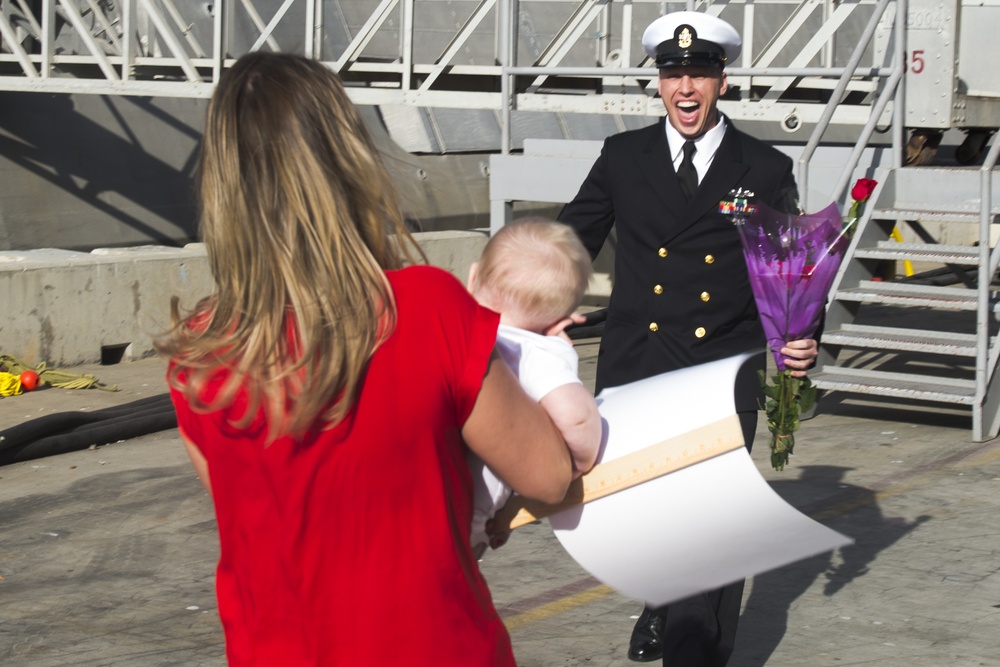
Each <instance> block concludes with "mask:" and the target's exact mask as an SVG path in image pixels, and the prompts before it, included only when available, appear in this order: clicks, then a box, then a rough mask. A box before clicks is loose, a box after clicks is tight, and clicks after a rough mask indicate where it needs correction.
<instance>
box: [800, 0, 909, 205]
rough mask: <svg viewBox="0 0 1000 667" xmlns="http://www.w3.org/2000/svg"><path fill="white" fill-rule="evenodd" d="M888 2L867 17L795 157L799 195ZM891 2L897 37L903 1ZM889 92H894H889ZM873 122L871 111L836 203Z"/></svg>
mask: <svg viewBox="0 0 1000 667" xmlns="http://www.w3.org/2000/svg"><path fill="white" fill-rule="evenodd" d="M891 1H893V0H879V3H878V4H877V5H875V11H874V12H873V13H872V16H871V18H870V19H869V21H868V24H867V25H866V26H865V30H864V32H863V33H862V35H861V38H860V39H859V40H858V44H857V46H855V47H854V51H853V52H852V53H851V57H850V58H849V59H848V61H847V65H846V66H845V67H844V73H843V74H842V75H841V77H840V79H839V80H838V81H837V86H836V88H834V91H833V93H832V94H831V95H830V101H829V102H827V104H826V107H825V108H824V109H823V114H822V116H820V119H819V122H817V123H816V127H815V128H813V133H812V135H810V137H809V141H808V142H807V143H806V147H805V149H803V151H802V154H801V155H800V156H799V162H798V168H799V169H798V175H797V180H798V184H799V192H801V193H803V194H805V193H806V192H808V187H809V162H810V160H811V159H812V156H813V153H815V152H816V148H817V147H818V146H819V143H820V141H821V140H822V138H823V135H824V134H825V133H826V130H827V129H828V128H829V126H830V120H831V119H832V118H833V113H834V111H835V110H836V108H837V106H838V105H839V104H840V103H841V101H843V99H844V92H845V91H846V90H847V84H848V83H849V82H850V79H851V74H850V72H851V71H852V70H853V69H855V68H857V66H858V63H860V62H861V58H862V57H863V56H864V53H865V51H866V50H867V49H868V45H869V44H870V43H871V40H872V37H873V36H874V35H875V30H876V28H878V23H879V21H880V20H881V19H882V14H884V13H885V10H886V7H888V6H889V3H890V2H891ZM895 1H896V2H898V6H897V8H896V16H897V21H896V26H897V35H902V34H903V31H902V30H900V29H899V24H900V17H904V16H905V14H906V6H905V0H895ZM899 41H901V40H897V54H896V55H897V57H896V58H894V60H895V61H896V62H895V63H894V65H893V67H892V68H891V70H892V71H893V75H892V76H893V79H894V80H895V82H894V83H892V84H891V85H892V87H893V89H894V88H895V86H896V84H898V82H899V80H900V79H901V77H902V69H903V60H902V59H901V58H899V57H898V47H899V44H898V42H899ZM890 81H892V80H890ZM886 89H887V90H888V89H889V86H887V87H886ZM893 92H895V91H894V90H893ZM884 93H885V91H883V95H881V96H880V99H879V103H880V104H881V108H882V109H884V108H885V104H886V102H887V101H888V98H887V97H886V96H885V95H884ZM879 114H881V110H880V111H879ZM877 119H878V114H876V113H874V111H873V113H872V115H871V117H870V119H869V123H868V124H867V125H866V126H865V129H866V131H867V132H863V133H862V135H861V136H860V137H859V139H858V141H857V143H856V144H855V149H854V151H853V152H852V153H851V159H850V161H849V162H848V164H847V165H846V167H845V173H846V174H847V177H846V178H844V177H842V178H841V181H842V182H838V183H837V187H836V189H835V190H834V192H833V195H834V199H835V200H839V199H840V197H841V195H842V194H843V193H844V189H845V188H846V186H847V181H848V180H849V179H850V174H851V173H853V171H854V169H855V168H856V167H857V165H858V160H859V159H860V157H861V153H862V151H863V149H864V146H865V145H866V144H867V143H868V140H869V139H870V138H871V133H872V131H874V128H875V123H876V122H877ZM869 128H870V129H869Z"/></svg>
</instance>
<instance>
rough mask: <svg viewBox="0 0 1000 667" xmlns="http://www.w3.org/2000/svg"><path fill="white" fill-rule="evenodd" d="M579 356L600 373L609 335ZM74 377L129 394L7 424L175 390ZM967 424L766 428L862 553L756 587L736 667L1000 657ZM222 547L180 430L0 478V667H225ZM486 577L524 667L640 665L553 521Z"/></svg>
mask: <svg viewBox="0 0 1000 667" xmlns="http://www.w3.org/2000/svg"><path fill="white" fill-rule="evenodd" d="M577 349H578V351H579V352H580V355H581V374H582V375H583V376H584V378H585V380H586V381H587V382H590V383H592V382H593V371H594V365H595V362H596V355H597V345H596V341H593V340H588V341H579V342H578V343H577ZM74 370H75V371H76V372H88V373H93V374H95V375H96V376H97V377H98V378H99V379H100V380H102V381H103V382H105V383H108V384H117V385H118V386H119V387H120V391H119V392H114V393H112V392H105V391H99V390H80V391H66V390H61V389H45V390H41V391H37V392H34V393H29V394H24V395H21V396H16V397H12V398H5V399H0V430H2V429H4V428H8V427H9V426H12V425H14V424H17V423H20V422H23V421H26V420H29V419H33V418H35V417H38V416H42V415H44V414H49V413H53V412H61V411H68V410H95V409H99V408H103V407H109V406H112V405H117V404H123V403H129V402H132V401H135V400H138V399H140V398H145V397H148V396H154V395H157V394H162V393H163V392H164V391H165V386H164V383H163V370H164V364H163V362H162V361H160V360H158V359H155V358H147V359H142V360H138V361H129V362H124V363H119V364H116V365H110V366H84V367H78V368H76V369H74ZM591 386H592V384H591ZM970 424H971V417H970V415H969V413H967V412H965V411H963V410H960V409H948V408H942V407H940V406H937V405H932V404H917V403H898V404H888V403H886V402H880V403H876V402H874V401H865V400H860V399H856V398H849V397H847V396H838V395H837V394H831V395H829V396H826V397H825V398H824V400H823V401H822V403H821V405H820V408H819V410H818V413H817V415H816V417H815V418H813V419H811V420H809V421H806V422H804V423H803V425H802V427H801V429H800V430H799V432H798V434H797V446H796V453H795V454H794V456H793V457H792V460H791V464H790V466H789V467H788V468H787V469H786V470H785V471H783V472H775V471H772V470H771V469H770V464H769V461H768V456H767V431H766V427H765V426H764V425H763V423H762V424H761V425H760V427H759V432H758V439H757V445H756V447H755V452H754V457H753V458H754V460H755V461H756V463H757V466H758V468H759V470H760V472H761V474H762V475H763V476H764V477H765V478H766V479H767V480H768V481H769V482H770V483H771V485H772V486H773V488H774V489H775V490H776V491H777V492H778V493H779V494H780V495H781V496H782V497H784V498H785V499H786V500H787V501H788V502H789V503H791V504H792V505H793V506H795V507H797V508H798V509H800V510H801V511H803V512H805V513H806V514H809V515H810V516H812V517H814V518H816V519H817V520H819V521H820V522H822V523H824V524H826V525H828V526H830V527H832V528H834V529H836V530H838V531H840V532H842V533H844V534H846V535H849V536H851V537H853V538H854V539H855V540H856V543H855V544H854V545H853V546H851V547H848V548H845V549H842V550H840V551H838V552H835V553H830V554H823V555H820V556H817V557H815V558H811V559H809V560H805V561H801V562H798V563H795V564H792V565H789V566H787V567H784V568H781V569H780V570H777V571H773V572H768V573H765V574H763V575H760V576H758V577H756V578H754V579H752V580H750V581H748V583H747V588H746V593H745V598H744V611H743V616H742V620H741V624H740V630H739V635H738V637H737V644H736V651H735V654H734V656H733V659H732V661H731V662H730V665H731V667H760V666H762V665H769V666H773V667H793V666H794V667H801V666H809V667H813V666H817V667H819V666H826V665H838V666H847V665H871V666H873V667H874V666H878V667H897V666H900V667H901V666H904V665H928V666H932V665H933V666H941V665H948V666H949V667H973V666H984V665H1000V640H998V639H997V637H998V636H1000V574H998V570H1000V520H998V517H1000V440H994V441H990V442H986V443H975V442H973V441H972V439H971V427H970ZM685 510H686V511H697V508H685ZM331 521H333V518H332V517H331ZM333 529H335V526H333ZM216 557H217V542H216V535H215V527H214V519H213V515H212V509H211V504H210V501H209V498H208V496H207V494H206V493H205V492H204V490H203V489H202V488H201V486H200V484H199V483H198V481H197V479H196V478H195V476H194V473H193V472H192V470H191V468H190V466H189V464H188V462H187V460H186V457H185V454H184V452H183V450H182V447H181V445H180V441H179V439H178V436H177V432H176V430H170V431H162V432H159V433H154V434H149V435H146V436H142V437H139V438H135V439H132V440H128V441H125V442H118V443H115V444H111V445H107V446H102V447H98V448H96V449H86V450H82V451H77V452H72V453H68V454H61V455H57V456H50V457H46V458H41V459H35V460H31V461H25V462H22V463H15V464H11V465H7V466H0V664H3V665H5V666H7V665H9V666H10V667H21V666H26V667H55V666H60V667H61V666H63V665H75V666H77V667H84V666H99V665H100V666H103V665H122V666H126V665H136V666H139V665H141V666H143V667H146V666H167V665H184V666H195V665H205V666H221V665H224V664H225V659H224V653H223V639H222V632H221V629H220V627H219V622H218V616H217V614H216V604H215V596H214V590H213V585H214V584H213V579H214V566H215V560H216ZM692 557H693V558H696V557H697V555H696V554H693V555H692ZM482 569H483V571H484V573H485V575H486V577H487V579H488V580H489V582H490V586H491V589H492V591H493V596H494V601H495V603H496V606H497V608H498V609H499V610H500V613H501V615H502V616H503V618H504V620H505V622H506V623H507V626H508V628H509V629H510V632H511V636H512V639H513V643H514V650H515V653H516V655H517V658H518V661H519V664H520V665H522V667H555V666H563V665H567V666H568V665H599V666H602V667H622V666H625V665H632V664H633V663H631V662H630V661H629V660H628V659H627V657H626V650H627V645H628V637H629V633H630V630H631V627H632V625H633V623H634V618H635V616H636V615H637V614H638V612H639V610H640V608H641V605H640V604H639V603H637V602H635V601H633V600H629V599H627V598H624V597H622V596H620V595H618V594H617V593H615V592H614V591H612V590H610V589H609V588H607V587H606V586H604V585H602V584H600V583H599V582H597V581H595V580H594V579H592V578H591V577H590V576H589V575H588V574H587V573H586V572H584V571H583V570H581V569H580V568H579V566H577V565H576V564H575V563H574V562H573V561H572V560H571V559H570V558H569V557H568V556H567V555H566V554H565V552H564V551H563V550H562V548H561V547H560V546H559V544H558V542H557V541H556V540H555V538H554V537H553V535H552V533H551V531H550V530H549V528H548V526H547V524H545V523H541V524H538V525H531V526H528V527H526V528H523V529H521V530H518V531H516V532H515V533H514V535H513V536H512V538H511V540H510V542H509V543H508V544H507V545H506V546H505V547H503V548H502V549H500V550H497V551H494V552H490V553H488V554H487V555H486V557H485V558H484V561H483V563H482ZM371 622H372V623H374V624H379V625H380V626H382V627H383V628H384V631H385V636H386V643H385V645H383V646H381V647H378V648H377V650H379V651H382V652H384V654H385V658H384V664H386V665H390V664H397V663H399V664H405V663H406V659H405V653H406V647H405V646H394V645H393V642H392V628H393V626H394V625H396V624H398V623H405V622H406V619H404V618H398V617H397V616H396V614H395V613H394V610H393V607H392V601H391V600H386V605H385V613H384V615H383V616H382V617H380V618H372V619H371ZM447 632H449V629H448V628H447V627H442V628H441V633H442V635H445V634H446V633H447ZM657 664H658V663H657Z"/></svg>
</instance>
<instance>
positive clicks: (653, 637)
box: [628, 608, 663, 662]
mask: <svg viewBox="0 0 1000 667" xmlns="http://www.w3.org/2000/svg"><path fill="white" fill-rule="evenodd" d="M662 637H663V617H662V616H660V615H659V614H658V613H656V611H654V610H652V609H646V608H643V610H642V613H641V614H640V615H639V620H638V621H636V622H635V627H634V628H632V638H631V639H630V640H629V644H628V659H629V660H634V661H635V662H652V661H654V660H659V659H660V658H662V657H663V644H662V643H660V639H661V638H662Z"/></svg>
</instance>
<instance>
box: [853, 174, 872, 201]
mask: <svg viewBox="0 0 1000 667" xmlns="http://www.w3.org/2000/svg"><path fill="white" fill-rule="evenodd" d="M876 185H878V181H873V180H872V179H870V178H859V179H858V182H857V183H855V184H854V187H853V188H851V199H853V200H854V201H860V202H866V201H868V198H869V197H871V196H872V193H873V192H875V186H876Z"/></svg>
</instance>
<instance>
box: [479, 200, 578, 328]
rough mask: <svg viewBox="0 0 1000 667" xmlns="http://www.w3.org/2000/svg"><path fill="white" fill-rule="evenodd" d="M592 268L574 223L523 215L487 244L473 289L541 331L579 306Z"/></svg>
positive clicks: (526, 325)
mask: <svg viewBox="0 0 1000 667" xmlns="http://www.w3.org/2000/svg"><path fill="white" fill-rule="evenodd" d="M592 273H593V267H592V266H591V260H590V255H589V254H588V253H587V249H586V248H584V247H583V243H581V242H580V239H579V238H578V237H577V235H576V232H574V231H573V230H572V229H571V228H570V227H568V226H566V225H563V224H561V223H558V222H553V221H551V220H547V219H544V218H523V219H520V220H517V221H515V222H513V223H511V224H509V225H506V226H505V227H503V228H502V229H501V230H500V231H499V232H497V233H496V234H495V235H494V236H493V238H491V239H490V241H489V243H487V244H486V248H485V249H484V250H483V254H482V257H480V259H479V268H478V270H477V272H476V281H475V285H474V287H473V291H474V293H475V296H476V298H477V299H479V300H480V301H482V302H483V303H484V304H486V305H487V306H489V307H491V308H493V309H495V310H498V311H499V312H501V313H502V314H503V315H505V316H508V317H509V318H510V319H511V320H513V321H516V322H518V326H520V327H522V328H525V329H529V330H531V331H542V330H544V329H546V328H548V326H549V325H551V324H554V323H556V322H558V321H559V320H560V319H562V318H564V317H566V316H567V315H569V314H570V313H572V312H573V311H574V310H576V308H577V307H578V306H579V305H580V302H581V301H583V295H584V292H585V291H586V289H587V285H588V283H589V282H590V276H591V274H592Z"/></svg>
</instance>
